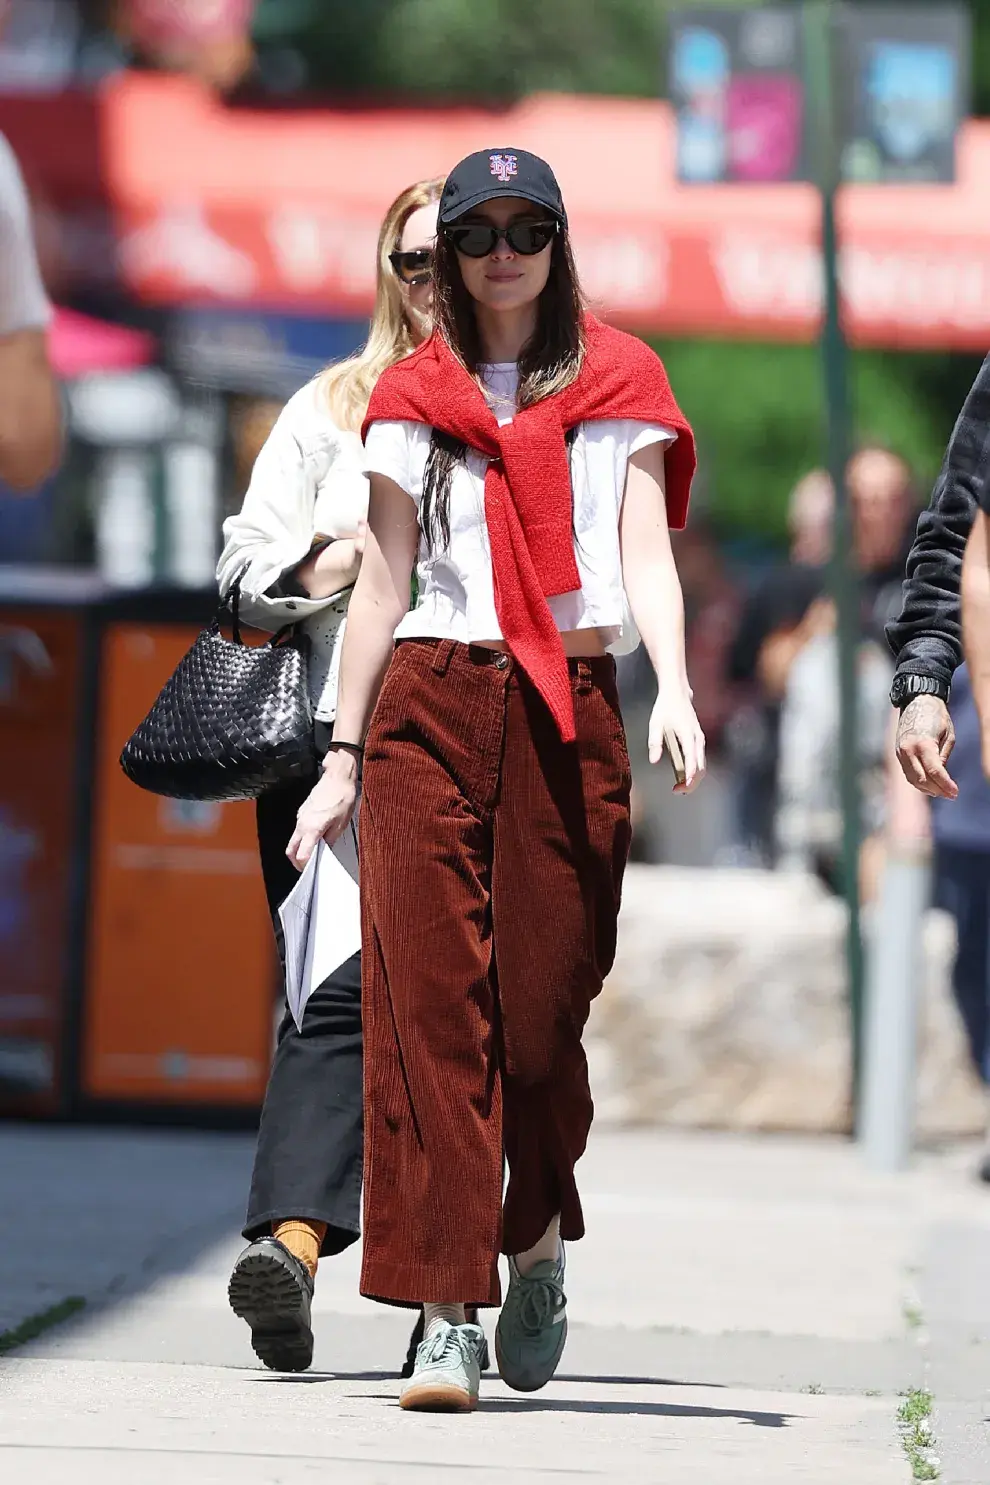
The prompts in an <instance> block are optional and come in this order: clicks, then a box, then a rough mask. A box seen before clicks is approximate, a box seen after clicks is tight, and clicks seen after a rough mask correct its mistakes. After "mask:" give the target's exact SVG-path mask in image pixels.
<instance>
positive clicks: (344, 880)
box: [278, 820, 361, 1031]
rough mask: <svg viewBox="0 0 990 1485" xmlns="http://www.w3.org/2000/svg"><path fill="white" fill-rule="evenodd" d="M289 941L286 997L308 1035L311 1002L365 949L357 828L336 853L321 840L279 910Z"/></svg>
mask: <svg viewBox="0 0 990 1485" xmlns="http://www.w3.org/2000/svg"><path fill="white" fill-rule="evenodd" d="M278 915H279V919H280V920H281V923H282V933H283V935H284V938H285V998H286V1000H287V1001H288V1005H289V1010H290V1011H291V1012H292V1019H293V1020H294V1021H295V1023H296V1026H297V1027H298V1028H299V1029H300V1031H301V1030H302V1021H303V1015H304V1014H305V1011H306V1003H307V1001H308V1000H309V997H310V996H311V995H312V993H313V991H314V990H315V989H316V988H317V987H318V986H319V985H322V984H323V981H324V980H325V979H326V978H327V976H328V975H331V974H333V972H334V970H335V969H339V968H340V966H341V965H342V964H343V963H344V962H345V960H347V959H350V957H351V955H352V954H356V953H357V951H358V949H360V947H361V897H360V892H359V890H358V858H357V824H356V820H352V821H351V823H350V825H348V827H347V829H346V830H345V831H344V834H343V835H342V836H341V838H340V840H338V841H337V843H336V844H335V845H334V847H333V849H331V848H330V847H329V846H328V845H327V843H326V841H322V840H321V841H319V842H318V843H317V847H316V850H315V851H314V852H313V854H312V856H310V858H309V860H308V861H307V862H306V865H305V866H304V867H303V870H302V872H301V873H300V876H299V880H298V882H297V883H296V885H295V886H294V887H293V889H292V891H291V892H290V893H289V895H288V897H287V898H286V899H285V901H284V902H283V903H282V905H281V907H280V908H279V910H278Z"/></svg>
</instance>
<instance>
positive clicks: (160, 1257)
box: [0, 1126, 990, 1485]
mask: <svg viewBox="0 0 990 1485" xmlns="http://www.w3.org/2000/svg"><path fill="white" fill-rule="evenodd" d="M968 1158H969V1157H968V1156H967V1155H966V1154H965V1152H962V1153H956V1154H952V1155H948V1156H941V1157H935V1156H927V1157H923V1158H921V1159H920V1160H919V1162H918V1164H917V1166H916V1168H915V1169H914V1170H913V1171H912V1172H911V1174H910V1175H908V1176H906V1177H902V1178H877V1177H874V1176H869V1175H867V1174H866V1173H865V1172H864V1171H863V1170H862V1168H861V1165H860V1162H859V1159H858V1156H857V1153H856V1151H855V1150H854V1149H853V1148H851V1147H849V1146H848V1145H845V1144H843V1143H839V1142H834V1143H833V1142H830V1141H810V1140H809V1141H795V1140H788V1139H748V1138H747V1139H744V1138H733V1137H725V1136H715V1135H713V1136H707V1135H695V1134H691V1135H681V1134H672V1133H662V1134H661V1133H645V1132H630V1133H620V1132H616V1131H611V1132H605V1133H601V1134H599V1135H597V1136H596V1138H595V1139H594V1141H593V1143H592V1146H591V1148H590V1150H589V1152H588V1155H587V1157H586V1158H585V1160H584V1161H583V1163H582V1168H581V1176H582V1189H583V1191H584V1193H585V1204H586V1210H587V1217H588V1228H589V1234H588V1237H587V1239H586V1240H585V1241H584V1242H583V1243H581V1244H576V1245H574V1246H573V1247H572V1248H571V1250H570V1251H569V1255H568V1294H569V1298H570V1311H569V1313H570V1317H571V1325H572V1329H571V1335H570V1339H569V1341H568V1348H567V1352H566V1354H565V1359H564V1363H563V1366H562V1369H561V1375H560V1376H559V1377H558V1378H557V1379H555V1381H554V1382H553V1383H552V1384H551V1385H550V1386H549V1387H548V1388H546V1389H545V1391H544V1392H541V1393H539V1394H537V1395H535V1396H531V1397H521V1396H519V1395H518V1394H514V1393H511V1392H510V1391H508V1390H507V1389H506V1388H504V1387H503V1386H502V1384H501V1383H500V1382H499V1381H498V1380H497V1378H496V1379H495V1380H491V1379H487V1380H486V1382H485V1383H484V1384H483V1391H482V1406H481V1408H480V1409H479V1411H478V1413H476V1414H475V1415H474V1416H473V1417H470V1418H453V1419H451V1418H442V1417H429V1416H418V1417H417V1416H412V1415H406V1414H403V1413H401V1412H400V1410H399V1409H398V1408H397V1407H396V1404H395V1400H396V1397H397V1393H398V1383H397V1381H396V1370H397V1367H398V1364H399V1362H400V1360H401V1357H402V1356H403V1354H404V1352H405V1345H406V1339H407V1336H408V1329H409V1317H408V1315H406V1314H403V1313H402V1312H397V1311H391V1310H385V1309H382V1308H380V1307H376V1306H372V1305H369V1304H367V1303H366V1302H364V1301H362V1300H361V1299H360V1297H359V1296H358V1294H357V1266H358V1261H357V1255H356V1254H355V1253H354V1252H352V1253H350V1254H346V1255H344V1256H343V1257H341V1258H339V1259H336V1260H332V1261H330V1262H328V1263H326V1264H324V1266H323V1267H322V1268H321V1271H320V1276H319V1280H318V1287H317V1306H316V1325H317V1348H316V1359H315V1365H314V1369H313V1371H312V1372H310V1373H307V1374H305V1375H304V1376H301V1377H282V1376H277V1375H273V1374H272V1373H268V1372H265V1371H264V1370H263V1369H261V1368H260V1367H259V1366H258V1365H257V1364H256V1362H255V1359H254V1356H253V1354H252V1352H251V1350H250V1346H249V1343H248V1337H247V1331H246V1329H245V1328H244V1327H243V1326H242V1325H240V1324H239V1322H238V1321H236V1320H235V1319H234V1317H233V1316H232V1315H231V1314H230V1312H229V1311H228V1309H227V1306H226V1299H225V1286H226V1278H227V1274H228V1271H229V1267H230V1264H231V1262H232V1261H233V1258H234V1256H235V1255H236V1253H237V1251H238V1247H239V1239H238V1238H237V1235H236V1234H237V1227H238V1225H239V1221H240V1210H241V1206H242V1203H243V1195H244V1191H245V1189H246V1180H247V1172H248V1168H249V1163H250V1141H249V1140H247V1139H245V1138H244V1137H243V1136H224V1135H195V1134H162V1133H151V1132H134V1133H128V1134H121V1133H115V1132H110V1131H96V1132H93V1131H81V1130H75V1129H73V1130H54V1129H53V1130H40V1129H17V1128H14V1127H9V1126H8V1127H6V1128H4V1127H0V1169H2V1170H3V1172H4V1203H3V1212H2V1214H0V1244H2V1246H0V1251H2V1252H3V1254H4V1261H3V1264H2V1265H0V1315H2V1316H3V1319H2V1321H0V1328H3V1325H7V1326H9V1325H11V1324H12V1323H14V1322H16V1320H18V1319H22V1318H24V1317H25V1315H27V1314H29V1313H33V1312H36V1311H37V1310H40V1309H43V1308H45V1307H46V1306H47V1305H48V1304H52V1303H54V1302H56V1301H58V1300H60V1299H63V1298H65V1297H66V1295H69V1294H80V1295H84V1296H85V1297H86V1299H87V1301H88V1303H87V1308H86V1311H85V1312H84V1313H83V1314H82V1316H81V1317H79V1318H78V1319H77V1320H74V1321H72V1322H70V1323H68V1324H66V1325H63V1326H61V1327H59V1328H58V1329H52V1330H50V1331H48V1332H47V1333H46V1334H44V1335H43V1336H42V1337H41V1338H40V1339H38V1340H37V1341H35V1342H33V1343H32V1344H31V1345H29V1346H26V1347H23V1348H20V1349H18V1350H17V1351H15V1352H12V1353H11V1354H10V1356H9V1357H8V1358H6V1359H5V1360H4V1361H2V1362H0V1366H2V1374H0V1479H2V1480H3V1481H4V1482H5V1485H6V1482H8V1481H9V1482H11V1485H20V1482H21V1481H24V1482H28V1481H30V1482H31V1485H48V1482H55V1481H58V1482H59V1485H62V1482H72V1485H89V1482H90V1481H92V1482H97V1481H99V1482H100V1485H118V1482H124V1481H125V1480H126V1481H127V1482H128V1485H131V1482H133V1481H139V1482H140V1485H160V1482H170V1485H171V1482H173V1481H174V1482H178V1481H180V1480H181V1481H182V1482H184V1485H185V1482H189V1485H200V1482H202V1485H212V1482H218V1485H219V1482H228V1481H229V1482H234V1481H237V1482H238V1485H262V1482H264V1485H275V1482H278V1485H297V1482H304V1481H308V1480H314V1481H315V1480H317V1479H325V1478H326V1476H327V1471H328V1468H329V1469H332V1470H333V1475H334V1478H335V1479H336V1480H340V1481H342V1482H345V1485H350V1482H355V1485H357V1482H380V1485H392V1482H395V1485H405V1482H407V1481H408V1482H410V1485H412V1482H415V1481H418V1480H421V1479H422V1480H426V1479H427V1478H429V1479H434V1480H435V1479H436V1478H437V1476H438V1473H440V1474H441V1476H442V1478H448V1477H451V1476H452V1475H454V1474H456V1472H458V1471H460V1472H461V1473H463V1474H464V1475H466V1476H470V1477H471V1478H477V1479H478V1480H479V1481H481V1480H485V1481H489V1480H490V1481H492V1482H493V1485H500V1482H503V1481H510V1480H511V1481H516V1480H519V1481H528V1480H532V1481H540V1480H543V1479H546V1480H551V1479H557V1480H560V1479H565V1480H566V1479H575V1480H578V1479H584V1478H588V1479H597V1480H616V1481H618V1480H622V1481H628V1480H635V1481H640V1480H643V1481H654V1480H656V1481H660V1480H663V1481H676V1482H677V1485H757V1482H759V1485H778V1482H779V1485H783V1482H785V1481H786V1482H788V1485H791V1482H802V1485H831V1482H836V1485H838V1482H839V1481H842V1482H843V1485H888V1482H889V1485H906V1482H908V1481H909V1480H910V1479H911V1468H910V1465H909V1463H908V1460H907V1458H906V1456H905V1453H904V1451H903V1449H902V1446H901V1442H900V1439H899V1436H898V1428H897V1422H896V1413H897V1407H898V1404H899V1401H900V1399H899V1396H898V1394H900V1393H902V1392H907V1391H908V1390H909V1389H911V1388H916V1387H922V1386H925V1385H928V1384H929V1383H930V1384H931V1385H932V1386H933V1388H934V1390H935V1392H936V1414H935V1420H934V1428H935V1433H936V1439H937V1447H936V1449H935V1451H934V1453H935V1454H937V1455H938V1456H939V1457H940V1460H941V1469H942V1478H943V1479H944V1480H946V1481H948V1482H949V1485H986V1482H987V1480H990V1463H988V1459H990V1454H988V1451H987V1427H986V1424H985V1423H984V1422H983V1419H984V1415H985V1389H986V1385H987V1383H988V1381H990V1378H988V1376H987V1374H986V1373H987V1364H988V1357H990V1277H988V1272H987V1270H988V1265H987V1263H986V1261H985V1255H986V1252H987V1246H988V1239H990V1193H986V1192H984V1191H982V1190H980V1189H978V1188H976V1187H974V1186H973V1185H972V1184H971V1183H970V1181H969V1180H968V1170H967V1160H968ZM25 1233H27V1234H29V1235H30V1243H29V1244H28V1251H25V1244H24V1240H23V1238H24V1234H25ZM492 1320H493V1317H491V1318H490V1320H489V1330H491V1328H492Z"/></svg>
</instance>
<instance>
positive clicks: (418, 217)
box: [398, 202, 437, 335]
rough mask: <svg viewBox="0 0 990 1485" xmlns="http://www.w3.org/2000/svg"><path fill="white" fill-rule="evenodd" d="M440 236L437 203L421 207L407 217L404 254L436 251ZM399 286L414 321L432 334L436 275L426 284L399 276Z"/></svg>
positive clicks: (400, 247)
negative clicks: (414, 282)
mask: <svg viewBox="0 0 990 1485" xmlns="http://www.w3.org/2000/svg"><path fill="white" fill-rule="evenodd" d="M436 237H437V203H436V202H434V203H433V205H432V206H420V207H418V208H417V210H416V211H414V212H413V213H412V215H411V216H410V217H407V219H406V225H405V226H404V227H403V229H402V236H401V237H400V238H399V243H398V250H399V252H400V253H415V252H420V251H421V250H422V249H424V248H425V249H429V250H430V251H431V252H432V250H433V244H434V243H435V242H436ZM399 289H400V292H401V294H402V299H403V303H404V304H405V306H406V313H407V314H408V316H409V319H410V322H411V323H412V325H413V326H414V328H415V329H416V330H418V331H419V333H420V334H421V335H428V334H429V333H430V328H431V319H432V315H433V278H432V275H427V277H426V280H425V282H424V283H421V284H407V283H403V281H402V279H401V278H400V279H399Z"/></svg>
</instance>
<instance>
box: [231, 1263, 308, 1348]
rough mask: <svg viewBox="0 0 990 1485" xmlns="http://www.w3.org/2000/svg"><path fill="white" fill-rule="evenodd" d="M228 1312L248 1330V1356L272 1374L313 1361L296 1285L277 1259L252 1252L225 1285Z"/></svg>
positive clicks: (300, 1294) (306, 1324) (301, 1302)
mask: <svg viewBox="0 0 990 1485" xmlns="http://www.w3.org/2000/svg"><path fill="white" fill-rule="evenodd" d="M227 1298H228V1300H229V1301H230V1308H231V1309H232V1310H233V1312H234V1314H235V1315H236V1316H237V1318H238V1319H239V1320H243V1321H245V1323H246V1324H247V1325H249V1326H250V1327H251V1345H252V1347H253V1348H254V1354H255V1355H256V1356H257V1357H258V1359H259V1360H260V1361H263V1362H264V1364H265V1366H267V1367H269V1368H270V1369H271V1370H272V1371H273V1372H304V1371H306V1370H308V1368H309V1367H310V1366H311V1365H312V1362H313V1332H312V1330H311V1328H310V1326H309V1325H308V1323H307V1321H306V1319H305V1316H304V1313H303V1301H304V1296H303V1293H302V1291H301V1290H300V1288H299V1285H298V1283H297V1282H296V1280H295V1279H294V1278H293V1276H292V1274H291V1273H290V1272H289V1270H288V1269H287V1268H285V1267H284V1266H283V1265H282V1264H281V1263H279V1261H278V1259H277V1258H274V1257H272V1256H271V1255H269V1254H266V1253H252V1254H251V1255H250V1256H249V1257H247V1258H245V1259H244V1260H243V1261H242V1262H240V1263H238V1264H237V1266H236V1268H235V1269H234V1272H233V1273H232V1274H231V1276H230V1283H229V1284H228V1286H227Z"/></svg>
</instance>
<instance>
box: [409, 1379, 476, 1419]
mask: <svg viewBox="0 0 990 1485" xmlns="http://www.w3.org/2000/svg"><path fill="white" fill-rule="evenodd" d="M477 1406H478V1399H477V1398H475V1397H472V1396H471V1394H470V1392H465V1391H464V1389H463V1388H462V1387H445V1386H443V1385H436V1384H431V1383H429V1382H425V1383H424V1384H423V1386H422V1387H413V1388H412V1389H411V1390H410V1389H407V1390H406V1391H405V1392H404V1393H403V1394H402V1396H401V1397H400V1398H399V1407H400V1408H403V1409H404V1410H405V1412H407V1413H473V1412H474V1410H475V1408H476V1407H477Z"/></svg>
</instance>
